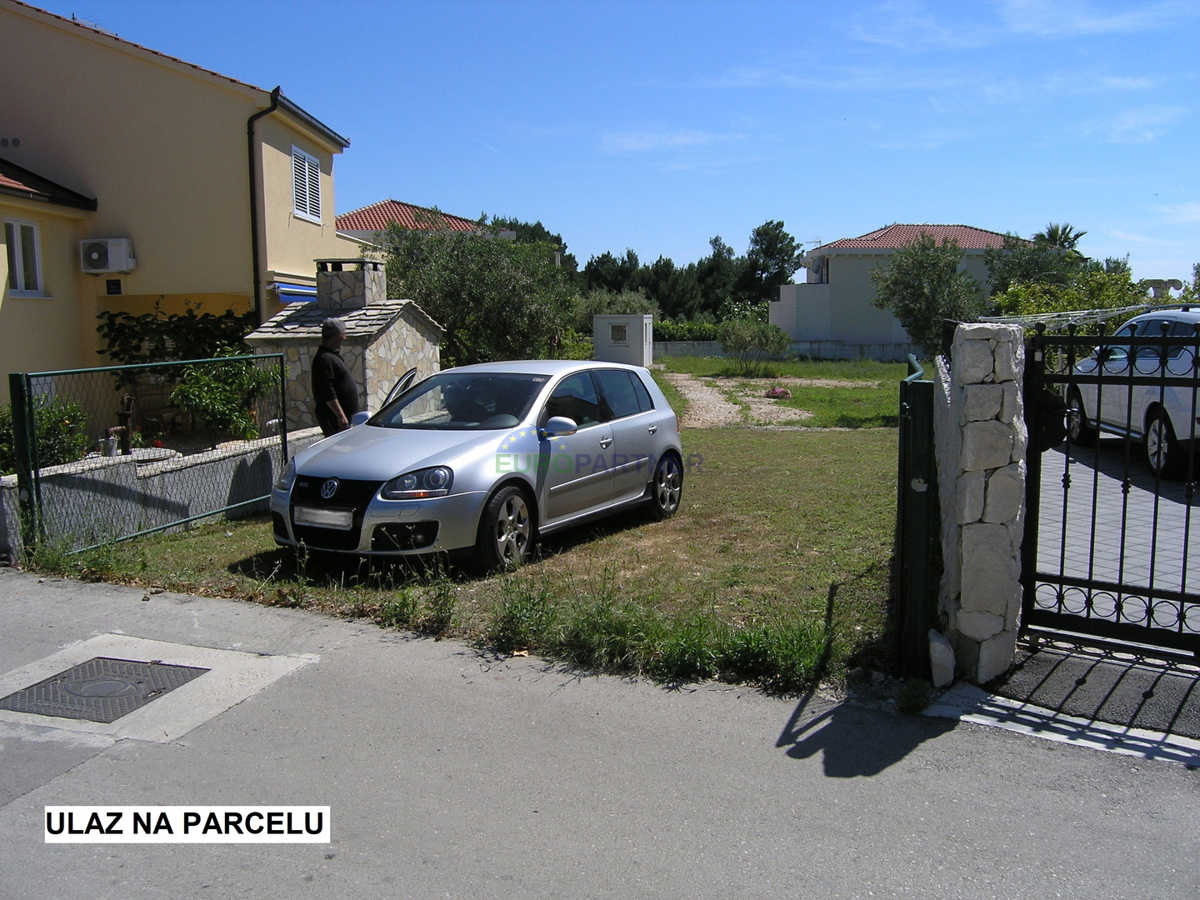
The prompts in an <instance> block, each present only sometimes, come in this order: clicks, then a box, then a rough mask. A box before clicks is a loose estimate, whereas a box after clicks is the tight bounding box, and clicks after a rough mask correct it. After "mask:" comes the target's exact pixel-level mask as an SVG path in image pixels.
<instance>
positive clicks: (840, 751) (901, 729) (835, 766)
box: [775, 694, 958, 778]
mask: <svg viewBox="0 0 1200 900" xmlns="http://www.w3.org/2000/svg"><path fill="white" fill-rule="evenodd" d="M812 699H813V695H812V694H808V695H806V696H805V697H803V698H801V700H800V702H799V704H797V706H796V709H795V710H794V711H793V712H792V716H791V718H790V719H788V723H787V725H785V726H784V729H783V732H782V733H781V734H780V735H779V739H778V740H777V741H776V742H775V746H777V747H786V748H787V751H786V752H787V755H788V756H790V757H791V758H792V759H808V758H809V757H810V756H814V755H815V754H817V753H822V754H823V757H824V758H823V762H824V765H825V775H826V776H827V777H829V778H860V777H870V776H871V775H878V774H879V773H880V772H882V771H883V770H884V769H886V768H887V767H888V766H891V765H894V764H895V763H898V762H899V761H900V760H902V759H904V757H906V756H907V755H908V754H909V753H911V752H912V751H913V750H915V749H917V747H919V746H921V744H923V743H925V742H926V741H929V740H933V739H934V738H938V737H941V736H942V735H943V734H945V733H946V732H948V731H951V730H953V729H954V728H955V726H956V725H957V724H958V722H957V721H956V720H951V719H927V718H923V717H920V716H900V715H896V714H893V713H887V712H882V711H880V710H874V709H867V708H864V707H858V706H852V705H850V704H847V703H839V704H838V705H836V706H834V707H832V708H830V709H827V710H825V711H824V712H820V713H817V714H816V715H815V716H813V717H811V718H808V719H807V720H806V718H805V717H806V714H807V712H808V707H809V704H810V703H811V701H812Z"/></svg>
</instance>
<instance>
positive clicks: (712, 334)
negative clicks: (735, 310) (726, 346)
mask: <svg viewBox="0 0 1200 900" xmlns="http://www.w3.org/2000/svg"><path fill="white" fill-rule="evenodd" d="M720 339H721V331H720V326H719V325H717V324H716V323H715V322H688V321H682V322H672V321H671V320H670V319H663V320H662V321H659V320H655V322H654V340H656V341H719V340H720Z"/></svg>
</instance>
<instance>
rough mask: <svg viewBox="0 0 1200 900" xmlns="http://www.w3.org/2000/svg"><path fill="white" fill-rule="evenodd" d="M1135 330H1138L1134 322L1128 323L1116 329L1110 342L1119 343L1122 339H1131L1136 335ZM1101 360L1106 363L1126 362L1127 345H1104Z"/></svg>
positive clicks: (1127, 356) (1127, 355)
mask: <svg viewBox="0 0 1200 900" xmlns="http://www.w3.org/2000/svg"><path fill="white" fill-rule="evenodd" d="M1137 328H1138V326H1137V323H1136V322H1130V323H1128V324H1126V325H1123V326H1121V328H1119V329H1117V331H1116V333H1115V334H1113V336H1112V340H1114V341H1119V340H1121V339H1122V338H1129V337H1133V336H1134V334H1136V333H1137ZM1101 359H1102V361H1103V362H1107V363H1111V362H1122V361H1124V360H1127V359H1129V345H1128V344H1105V345H1104V347H1103V353H1102V355H1101Z"/></svg>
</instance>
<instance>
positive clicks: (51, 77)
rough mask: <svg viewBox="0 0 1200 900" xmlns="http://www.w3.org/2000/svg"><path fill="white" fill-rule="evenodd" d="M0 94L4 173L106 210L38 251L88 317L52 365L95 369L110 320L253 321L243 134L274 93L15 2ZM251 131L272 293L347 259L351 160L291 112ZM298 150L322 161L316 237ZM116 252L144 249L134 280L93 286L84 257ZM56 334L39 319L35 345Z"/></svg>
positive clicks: (5, 26)
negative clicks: (299, 214) (294, 152)
mask: <svg viewBox="0 0 1200 900" xmlns="http://www.w3.org/2000/svg"><path fill="white" fill-rule="evenodd" d="M0 85H3V86H4V87H3V99H2V105H0V110H2V115H3V125H4V133H5V136H6V137H9V138H10V139H11V138H14V137H15V138H18V139H19V140H20V146H19V147H13V146H11V145H10V146H9V147H7V148H5V149H4V150H3V151H0V152H2V155H3V156H4V158H5V159H8V160H9V161H11V162H13V163H15V164H17V165H19V166H22V167H24V168H26V169H28V170H30V171H32V172H35V173H37V174H38V175H41V176H43V177H45V178H48V179H50V180H52V181H55V182H57V183H59V184H61V185H63V186H65V187H68V188H71V189H72V190H75V191H78V192H80V193H82V194H85V195H87V196H89V197H95V198H97V200H98V209H97V210H96V211H95V212H90V213H85V214H83V215H82V217H81V218H79V219H78V220H77V221H76V224H75V226H74V233H68V230H67V229H64V228H59V229H56V230H54V232H53V233H52V234H51V233H49V232H48V233H46V234H43V235H42V247H43V256H44V259H46V260H47V262H46V265H47V266H49V265H50V262H49V261H50V260H54V261H55V262H54V266H56V267H57V266H58V265H59V262H62V268H61V270H59V269H58V268H56V269H55V275H54V278H55V282H56V284H55V290H56V292H58V295H59V296H63V297H65V296H66V292H67V286H66V285H67V282H69V281H73V282H74V288H73V293H74V295H75V297H76V298H77V301H78V308H77V310H76V312H75V315H76V316H77V318H78V320H79V321H78V322H77V323H75V325H74V326H72V327H71V328H70V329H69V330H70V331H71V333H72V336H71V338H70V340H69V341H68V342H66V343H64V344H63V345H62V346H61V347H56V348H55V352H56V354H57V355H56V357H55V359H56V362H55V365H58V364H60V363H63V362H67V361H68V360H69V363H70V365H77V366H84V365H95V364H96V363H97V362H98V361H99V358H98V357H97V356H96V355H95V352H94V351H95V350H96V349H99V346H100V343H99V338H98V335H97V334H96V332H95V324H96V322H95V314H96V312H97V311H99V310H101V309H127V310H128V311H130V312H134V313H141V312H148V311H149V310H150V309H151V308H152V307H153V304H154V302H155V301H159V302H160V303H161V306H162V308H163V309H164V310H166V311H167V312H179V311H181V310H182V309H183V308H184V306H185V305H186V304H188V303H190V304H192V305H194V306H197V307H198V308H199V309H200V311H203V312H214V313H219V312H222V311H224V310H225V309H229V308H235V309H240V310H245V309H249V308H250V305H251V303H252V297H253V273H252V271H251V270H252V265H251V225H250V200H249V172H248V160H247V151H246V120H247V118H248V117H249V116H250V115H252V114H253V113H254V112H256V111H258V110H260V109H264V108H266V106H267V105H268V103H269V101H270V96H269V93H268V92H266V91H262V90H259V89H257V88H252V87H250V86H248V85H241V84H238V83H235V82H233V81H231V80H229V79H225V78H222V77H219V76H216V75H212V74H209V73H204V72H201V71H199V70H197V69H196V68H195V67H192V66H189V65H187V64H183V63H178V62H173V61H171V60H169V59H167V58H165V57H162V56H158V55H156V54H153V53H151V52H148V51H145V50H142V49H139V48H136V47H132V46H131V45H129V44H126V43H124V42H121V41H117V40H115V39H113V38H111V37H108V36H105V35H102V34H98V33H96V32H92V31H88V30H85V29H81V28H78V27H77V26H74V25H72V24H70V23H64V22H60V21H58V20H55V19H52V18H51V17H48V16H45V15H43V14H41V13H40V12H37V11H30V10H28V9H26V8H24V7H19V6H16V5H14V4H12V3H11V2H9V0H0ZM256 128H257V132H258V134H259V135H260V137H261V140H262V141H263V144H262V154H261V159H260V161H259V162H260V172H259V189H260V192H261V194H260V196H261V197H262V198H263V202H262V203H261V204H260V214H261V216H262V222H263V227H262V232H261V234H260V238H261V240H262V245H261V248H260V249H261V250H262V253H261V256H260V261H261V266H260V269H261V277H262V279H263V282H264V283H265V282H266V281H267V280H268V278H269V277H270V270H271V269H273V268H274V269H277V270H278V271H279V272H280V274H281V275H282V274H284V273H286V274H289V275H293V276H296V277H302V276H307V277H308V278H309V279H311V278H312V277H313V275H314V274H315V266H314V264H313V260H314V259H316V258H321V257H334V256H339V255H345V250H346V246H345V242H344V241H342V240H340V239H338V238H337V235H336V232H335V228H334V191H333V154H334V152H340V148H336V147H334V146H332V145H323V144H322V143H321V140H323V139H320V138H316V137H315V136H314V135H313V134H310V133H307V132H306V130H305V129H304V128H303V126H301V125H299V124H298V123H295V122H294V121H293V120H292V119H291V117H290V116H288V115H287V114H285V113H282V112H279V113H275V114H273V115H271V116H267V117H265V118H263V119H259V120H258V122H257V126H256ZM292 144H295V145H296V146H299V147H301V149H304V150H305V151H307V152H309V153H310V154H312V155H313V156H315V157H317V158H318V159H319V160H320V163H321V171H322V185H321V189H322V215H323V218H324V219H325V222H324V223H323V224H322V225H320V226H318V225H314V224H312V223H310V222H307V221H304V220H302V219H299V218H296V217H294V216H293V215H292V173H291V160H290V151H291V146H292ZM43 205H44V204H43ZM114 237H121V238H131V239H132V240H133V248H134V254H135V257H136V259H137V267H136V268H135V269H134V270H133V271H132V272H131V273H130V274H128V275H116V274H113V275H105V276H101V277H99V278H96V277H92V276H88V275H84V274H82V273H81V272H80V271H79V263H78V252H79V251H78V241H79V240H81V239H86V238H114ZM108 278H120V280H121V289H122V294H121V297H109V296H107V295H106V293H105V280H106V279H108ZM49 279H50V275H49V273H48V274H47V281H49ZM263 299H264V314H265V316H270V315H271V313H272V312H273V311H275V310H276V309H278V306H277V305H275V304H272V303H271V302H270V301H271V298H270V297H269V296H268V294H267V293H266V292H264V297H263ZM60 318H61V317H59V316H58V314H57V312H56V313H55V314H53V315H47V314H41V315H34V317H33V319H32V320H30V325H35V326H36V327H37V331H36V332H35V339H34V340H33V341H31V344H32V345H34V346H35V347H36V346H38V345H41V346H42V347H43V348H44V347H45V346H47V345H49V344H51V343H53V342H55V341H57V340H58V337H56V335H58V334H61V332H60V331H56V332H53V333H44V332H43V331H42V328H43V327H49V326H51V325H55V327H58V326H65V325H66V324H67V323H66V322H65V321H59V319H60ZM81 329H82V330H83V332H85V333H86V337H80V336H79V334H78V332H79V331H80V330H81ZM26 335H27V338H26V339H27V340H28V331H27V332H26ZM0 346H3V345H0ZM67 348H71V349H70V352H68V349H67ZM71 352H73V353H75V356H74V358H71V357H70V353H71ZM12 358H13V357H10V356H8V354H5V360H6V361H5V363H4V364H3V365H2V366H0V368H3V369H4V370H5V372H4V373H0V374H4V375H6V374H7V372H8V371H12V370H13V368H12V364H11V363H10V362H8V360H9V359H12ZM44 358H45V357H39V359H44ZM49 367H50V366H49V365H46V364H44V363H41V362H38V363H36V364H35V365H33V366H32V368H35V369H46V368H49ZM4 381H5V382H7V379H6V378H5V379H4ZM5 390H7V387H6V386H5Z"/></svg>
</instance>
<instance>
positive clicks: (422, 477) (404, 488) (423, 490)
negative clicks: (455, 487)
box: [379, 466, 454, 500]
mask: <svg viewBox="0 0 1200 900" xmlns="http://www.w3.org/2000/svg"><path fill="white" fill-rule="evenodd" d="M453 482H454V473H453V472H451V471H450V470H449V469H447V468H446V467H445V466H434V467H433V468H432V469H418V470H417V471H416V472H408V473H407V474H405V475H401V476H400V477H399V478H393V479H392V480H391V481H389V482H388V483H387V484H385V485H384V486H383V489H382V490H381V491H380V492H379V496H380V497H382V498H383V499H384V500H423V499H425V498H426V497H445V496H446V495H447V494H448V493H450V485H451V484H453Z"/></svg>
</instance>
